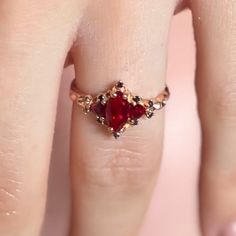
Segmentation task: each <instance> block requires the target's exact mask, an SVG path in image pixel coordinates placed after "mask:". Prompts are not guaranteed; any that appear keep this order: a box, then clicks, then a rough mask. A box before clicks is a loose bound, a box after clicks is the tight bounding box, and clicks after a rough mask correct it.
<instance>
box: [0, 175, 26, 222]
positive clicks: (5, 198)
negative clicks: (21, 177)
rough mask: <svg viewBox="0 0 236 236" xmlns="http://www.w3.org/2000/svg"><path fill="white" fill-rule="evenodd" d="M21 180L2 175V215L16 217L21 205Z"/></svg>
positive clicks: (0, 190)
mask: <svg viewBox="0 0 236 236" xmlns="http://www.w3.org/2000/svg"><path fill="white" fill-rule="evenodd" d="M20 193H21V182H19V181H17V180H14V179H11V178H8V179H7V180H6V179H3V178H1V176H0V217H1V218H4V217H7V218H9V217H14V216H16V215H17V213H18V208H19V207H20V204H19V202H20Z"/></svg>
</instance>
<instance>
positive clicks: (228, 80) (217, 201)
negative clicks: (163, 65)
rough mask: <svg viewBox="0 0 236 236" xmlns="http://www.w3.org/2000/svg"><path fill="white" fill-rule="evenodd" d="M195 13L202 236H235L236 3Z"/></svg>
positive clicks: (201, 6)
mask: <svg viewBox="0 0 236 236" xmlns="http://www.w3.org/2000/svg"><path fill="white" fill-rule="evenodd" d="M192 7H193V15H194V25H195V31H196V39H197V48H198V60H197V61H198V66H197V67H198V69H197V90H198V97H199V112H200V117H201V122H202V132H203V135H202V137H203V145H202V166H201V181H200V200H201V202H200V203H201V222H202V229H203V234H204V236H205V235H206V236H228V235H230V236H231V235H236V232H233V230H234V228H235V221H236V201H235V199H236V183H235V174H236V158H235V157H236V146H235V140H236V79H235V72H236V71H235V61H236V48H235V42H236V30H235V29H236V28H235V22H236V3H235V1H221V0H217V1H212V2H211V1H207V2H206V1H203V0H198V1H193V5H192ZM230 231H231V232H230Z"/></svg>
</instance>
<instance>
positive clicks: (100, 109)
mask: <svg viewBox="0 0 236 236" xmlns="http://www.w3.org/2000/svg"><path fill="white" fill-rule="evenodd" d="M91 109H92V111H93V112H94V113H96V114H97V115H98V116H99V117H104V118H106V105H102V104H101V103H100V102H99V103H96V104H94V105H93V106H92V107H91Z"/></svg>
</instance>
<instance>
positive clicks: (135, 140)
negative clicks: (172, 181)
mask: <svg viewBox="0 0 236 236" xmlns="http://www.w3.org/2000/svg"><path fill="white" fill-rule="evenodd" d="M185 7H189V8H190V9H191V10H192V12H193V22H194V29H195V35H196V45H197V73H196V85H197V86H196V88H197V95H198V100H199V103H198V104H199V116H200V120H201V124H202V134H203V135H202V137H203V138H202V164H201V173H200V188H199V190H200V191H199V192H200V194H199V195H200V213H201V214H200V218H201V219H200V221H201V228H202V232H203V235H204V236H218V235H221V234H222V233H221V232H224V226H225V225H228V224H230V222H234V221H235V217H236V201H235V198H236V190H235V189H236V188H235V187H236V186H235V173H236V159H235V155H236V145H235V142H234V140H235V139H236V108H235V107H236V80H235V78H234V77H235V68H234V67H235V66H234V65H235V61H236V47H235V42H236V30H235V22H236V21H235V20H236V19H235V18H236V3H235V1H233V0H227V1H226V0H215V1H204V0H192V1H189V2H188V1H186V2H183V1H176V0H168V1H167V0H158V1H157V0H155V1H153V0H146V1H141V0H136V1H132V0H120V1H109V0H67V1H64V0H42V1H36V0H30V1H29V0H14V1H12V0H1V2H0V65H1V66H0V88H1V93H0V114H1V116H0V134H1V135H0V235H4V236H34V235H35V236H36V235H40V229H41V226H42V221H43V216H44V211H45V202H46V191H47V179H48V168H49V162H50V154H51V147H52V138H53V130H54V122H55V113H56V102H57V97H58V88H59V84H60V76H61V73H62V70H63V67H64V65H65V64H70V63H72V62H73V64H74V66H75V73H76V78H77V85H78V87H79V88H80V89H81V91H84V92H86V93H91V94H96V93H99V92H100V91H103V90H104V89H106V88H107V87H108V86H109V85H110V84H111V83H112V82H114V80H118V79H121V80H123V81H124V82H125V84H126V85H127V87H128V88H130V89H131V90H132V91H134V92H135V93H137V94H139V95H140V96H143V97H153V96H155V95H156V93H157V91H161V90H162V88H163V86H164V84H165V73H166V64H167V63H166V61H167V59H166V49H167V42H168V41H167V40H168V31H169V25H170V22H171V18H172V16H173V14H174V13H177V12H179V11H181V10H182V9H183V8H185ZM163 122H164V111H161V112H159V115H158V116H154V117H153V119H151V120H146V121H143V122H142V124H140V126H139V127H138V128H137V129H136V128H135V129H130V130H129V131H127V132H126V133H125V134H124V135H123V136H122V138H120V139H119V140H117V141H115V140H114V139H113V138H112V137H109V136H107V135H106V134H105V133H104V131H103V130H102V129H99V128H98V127H97V125H96V124H94V122H93V121H92V119H90V118H89V116H88V117H85V116H84V115H83V114H82V112H81V111H80V110H79V109H78V108H77V107H76V106H74V108H73V114H72V121H71V152H70V153H71V155H70V156H71V186H72V217H71V229H70V235H71V236H95V235H96V236H108V235H109V236H110V235H113V236H135V235H138V231H139V228H140V226H141V223H142V221H143V218H144V216H145V212H146V210H147V207H148V204H149V200H150V197H151V195H152V190H153V187H154V185H155V182H156V179H157V176H158V171H159V167H160V162H161V154H162V153H161V151H162V140H163ZM222 188H223V189H224V190H223V191H222ZM223 236H224V235H223Z"/></svg>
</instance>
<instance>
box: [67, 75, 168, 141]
mask: <svg viewBox="0 0 236 236" xmlns="http://www.w3.org/2000/svg"><path fill="white" fill-rule="evenodd" d="M169 96H170V92H169V89H168V87H167V86H166V87H165V89H164V90H163V91H162V92H161V93H160V94H159V95H157V96H156V97H155V98H153V99H144V98H142V97H140V96H136V95H133V94H132V93H131V92H130V91H129V90H128V89H127V88H126V87H125V85H124V83H123V82H122V81H118V82H117V83H115V85H114V86H113V87H112V88H111V89H108V90H107V91H105V92H102V93H99V94H98V95H96V96H92V95H89V94H82V93H81V92H80V91H79V89H78V87H77V86H76V82H75V79H74V80H73V81H72V83H71V91H70V98H71V99H72V101H74V102H75V103H76V104H77V105H78V106H79V107H81V108H82V109H83V111H84V113H85V114H87V113H89V112H92V113H94V114H95V115H96V118H97V122H98V123H100V124H102V125H104V126H106V127H107V128H108V131H109V132H110V133H112V134H113V136H114V137H115V138H118V137H119V136H120V135H121V134H122V133H123V132H124V131H125V130H126V129H127V128H129V127H132V126H135V125H137V124H138V120H139V119H140V118H141V117H143V116H146V117H147V118H151V117H152V116H153V115H154V112H155V111H157V110H160V109H162V108H163V107H164V106H165V105H166V101H167V100H168V99H169Z"/></svg>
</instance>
